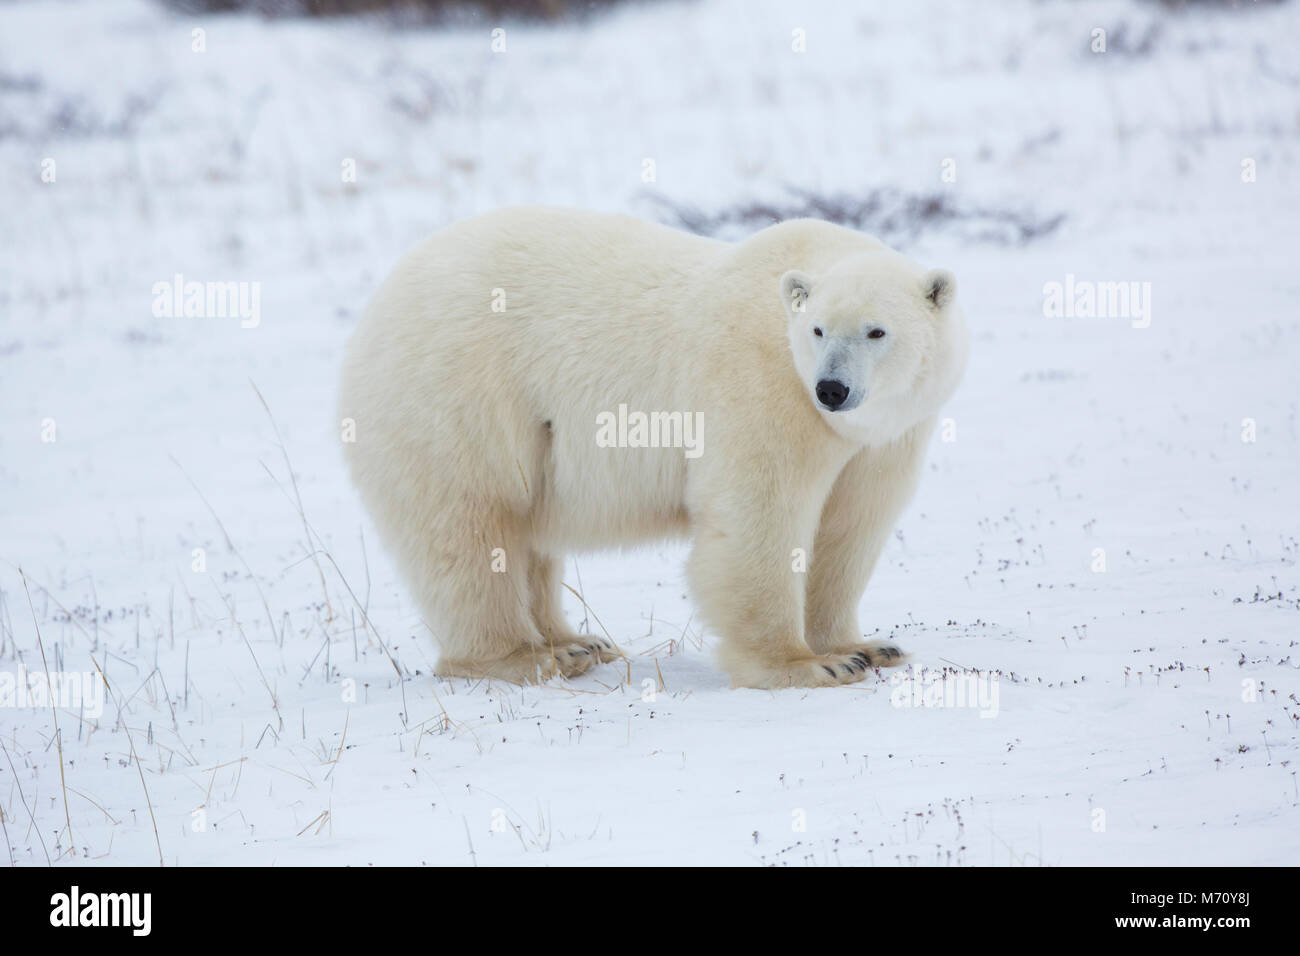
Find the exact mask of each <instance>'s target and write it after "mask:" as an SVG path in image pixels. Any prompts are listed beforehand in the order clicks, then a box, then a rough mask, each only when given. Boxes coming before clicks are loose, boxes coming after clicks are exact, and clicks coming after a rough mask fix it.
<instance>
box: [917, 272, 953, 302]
mask: <svg viewBox="0 0 1300 956" xmlns="http://www.w3.org/2000/svg"><path fill="white" fill-rule="evenodd" d="M921 289H922V291H923V294H924V295H925V297H926V298H927V299H929V300H930V304H931V305H933V306H934V307H935V308H936V309H942V308H943V307H944V306H946V305H947V304H948V303H949V302H951V301H952V298H953V296H955V295H956V294H957V277H956V276H954V275H953V274H952V273H951V272H949V271H948V270H947V269H931V270H930V271H929V272H927V273H926V274H925V276H924V277H923V278H922V279H921Z"/></svg>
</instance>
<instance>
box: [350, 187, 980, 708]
mask: <svg viewBox="0 0 1300 956" xmlns="http://www.w3.org/2000/svg"><path fill="white" fill-rule="evenodd" d="M791 272H794V273H795V275H794V279H797V280H798V291H797V293H795V292H794V291H793V286H792V280H791V277H789V276H788V274H789V273H791ZM954 289H955V283H954V280H953V279H952V277H951V275H949V274H948V273H944V272H938V271H936V272H931V273H926V272H925V271H924V270H922V269H920V268H919V267H917V266H915V265H913V264H912V263H910V262H909V261H908V260H906V259H904V258H903V257H901V256H899V255H898V254H896V253H894V252H892V251H890V250H889V249H887V248H886V247H885V246H883V245H882V244H881V243H879V242H877V241H876V240H874V239H871V238H868V237H866V236H863V235H861V234H859V233H856V232H853V231H851V230H847V229H843V228H840V227H838V226H832V225H828V224H826V223H822V222H817V221H813V220H796V221H792V222H786V223H782V224H780V225H777V226H773V227H771V228H769V229H765V230H763V231H762V232H759V233H758V234H756V235H754V236H752V237H751V238H749V239H747V240H745V241H743V242H740V243H736V244H730V243H725V242H720V241H716V240H712V239H704V238H699V237H696V236H692V235H688V234H686V233H681V232H677V231H675V230H672V229H668V228H666V227H663V226H656V225H650V224H646V223H643V222H640V221H638V220H635V219H631V218H628V217H625V216H610V215H601V214H596V213H586V212H577V211H569V210H558V209H546V208H520V209H506V210H502V211H499V212H495V213H491V214H489V215H485V216H480V217H478V218H475V219H471V220H468V221H465V222H461V223H458V224H457V225H454V226H451V227H449V228H447V229H445V230H443V231H442V232H439V233H437V234H435V235H434V236H433V237H431V238H430V239H428V240H426V241H425V242H424V243H423V244H422V245H420V246H419V247H417V248H416V249H415V250H414V251H413V252H411V253H410V254H409V255H408V256H407V257H406V258H405V259H404V260H403V261H402V262H401V263H400V264H399V265H398V267H397V268H396V269H395V270H394V272H393V274H392V275H391V276H390V277H389V278H388V279H387V280H386V281H385V282H384V284H383V285H382V286H381V288H380V289H379V291H378V292H377V293H376V295H375V297H374V300H373V301H372V302H371V304H370V306H369V308H368V310H367V312H366V315H365V317H364V318H363V320H362V322H361V324H360V326H359V327H358V329H357V331H356V333H355V334H354V336H353V338H352V340H351V342H350V343H349V346H348V351H347V357H346V360H345V364H344V370H343V380H342V395H341V404H340V414H341V416H342V417H343V418H350V419H353V420H354V421H355V423H356V440H355V442H353V443H349V444H347V445H345V448H346V451H347V456H348V459H349V462H350V465H351V469H352V474H353V478H354V480H355V482H356V484H357V486H358V488H359V489H360V491H361V495H362V498H363V500H364V502H365V504H366V506H367V507H368V508H369V510H370V511H371V513H372V515H373V516H374V519H375V521H376V524H377V525H378V527H379V530H380V533H381V535H382V537H383V539H384V541H385V543H386V545H387V546H388V547H389V548H390V550H391V551H392V553H393V554H394V556H395V557H396V559H397V562H398V564H399V566H400V567H401V569H402V571H403V572H404V575H405V578H406V582H407V584H408V586H409V587H410V589H411V591H412V593H413V594H414V595H415V597H416V599H417V601H418V602H419V605H420V607H421V609H422V611H423V613H424V616H425V620H426V622H427V623H428V625H429V627H430V628H431V630H432V631H433V633H434V636H435V637H436V638H437V640H438V643H439V646H440V648H441V651H442V653H441V658H440V661H439V672H440V673H442V674H445V675H462V674H463V675H467V676H487V677H500V678H504V679H507V680H515V681H521V680H533V679H537V678H538V677H539V676H541V677H546V676H549V675H551V674H554V673H556V672H559V673H563V674H573V673H579V672H581V671H582V670H585V669H586V668H587V667H589V666H590V665H591V664H592V663H594V662H595V661H596V660H597V659H599V660H608V659H611V658H612V657H613V656H615V649H614V648H612V647H610V646H608V645H607V644H606V643H605V642H603V641H596V640H593V639H591V638H589V637H580V636H579V635H577V634H576V633H574V632H573V631H572V629H570V628H569V626H568V625H567V624H566V623H565V621H564V619H563V616H562V615H561V612H560V608H561V598H560V593H561V584H560V573H561V570H562V568H563V560H564V555H565V553H566V552H569V551H583V550H592V549H598V548H606V547H612V546H620V545H627V544H633V543H637V542H641V541H646V540H651V539H655V538H662V537H665V536H673V535H690V536H691V537H692V538H693V542H694V544H693V550H692V554H691V558H690V562H689V565H688V576H689V579H690V583H691V587H692V591H693V594H694V597H695V599H696V601H697V603H698V605H699V608H700V612H701V614H702V616H703V619H704V622H705V623H706V624H707V625H709V626H710V627H711V628H712V629H713V630H715V631H716V632H717V634H718V635H719V637H720V639H721V651H720V661H721V664H722V666H723V667H725V668H726V669H727V670H728V671H729V672H730V674H731V677H732V680H733V683H734V684H736V685H738V686H752V687H777V686H791V685H796V686H815V685H823V684H836V683H847V682H850V681H853V680H859V679H861V677H862V676H863V674H864V672H865V667H864V666H862V665H863V663H864V662H867V663H871V664H876V663H889V662H890V658H889V656H888V655H887V653H882V652H881V649H880V648H878V647H872V646H869V645H864V644H863V643H862V639H861V634H860V632H859V631H858V626H857V621H856V607H857V604H858V601H859V599H860V597H861V595H862V592H863V590H864V588H865V587H866V583H867V579H868V578H869V577H870V574H871V571H872V568H873V567H874V565H875V562H876V559H877V557H878V555H879V553H880V549H881V548H882V547H883V545H884V542H885V540H886V538H887V536H888V534H889V531H890V529H891V528H892V526H893V524H894V522H895V520H896V518H897V516H898V514H899V512H900V511H901V509H902V507H903V505H904V504H905V503H906V501H907V499H908V498H909V497H910V496H911V494H912V491H913V490H914V488H915V485H916V481H917V479H918V477H919V474H920V468H921V463H922V456H923V453H924V449H925V446H926V443H927V439H928V437H929V434H930V432H931V430H932V428H933V425H934V421H935V416H936V413H937V412H938V410H939V407H940V405H941V404H942V403H943V402H944V401H946V400H947V398H948V397H949V395H950V394H951V393H952V391H953V390H954V389H955V387H956V384H957V381H958V379H959V378H960V375H961V372H962V369H963V367H964V364H965V351H966V334H965V328H964V324H963V321H962V318H961V314H960V312H959V310H958V308H957V306H956V305H955V303H954V302H953V301H952V294H953V290H954ZM494 290H499V291H494ZM501 292H504V296H505V300H504V301H505V304H506V309H505V311H503V312H501V311H493V309H492V304H493V301H494V296H496V297H497V301H499V300H500V294H501ZM814 326H817V327H820V328H822V329H823V333H824V336H823V339H822V342H825V341H827V338H826V336H834V338H833V339H831V340H830V341H833V342H834V343H836V348H837V349H838V352H839V354H840V359H839V360H838V366H837V367H838V368H841V369H843V370H845V374H846V375H852V376H854V377H855V378H854V384H855V387H858V388H860V389H862V390H864V391H863V392H861V394H865V396H866V397H865V400H863V401H861V403H860V404H858V405H857V406H856V407H854V408H853V409H852V410H845V411H841V412H831V411H828V410H826V409H825V408H824V407H822V406H821V405H819V403H818V402H817V400H816V398H815V386H816V381H817V379H816V375H817V373H818V363H819V361H820V358H819V351H818V349H819V348H820V347H822V346H819V344H818V343H817V342H815V341H814V337H813V336H812V333H811V329H812V328H813V327H814ZM876 326H879V327H883V328H885V329H886V331H887V335H886V336H885V338H884V339H879V340H871V339H869V338H864V337H863V336H861V335H859V333H861V332H862V331H863V330H864V329H867V328H869V327H876ZM855 336H857V337H856V338H855ZM620 404H626V405H627V406H628V408H630V409H633V410H640V411H643V412H647V413H649V412H656V411H662V412H673V411H680V412H686V413H695V412H702V413H703V423H704V430H703V439H704V442H703V446H702V454H700V455H699V456H698V457H695V458H690V457H687V456H686V455H685V454H683V450H682V449H681V448H608V447H600V446H599V445H598V444H597V442H596V434H597V416H598V415H599V414H600V413H602V412H612V411H614V410H615V409H617V408H618V406H619V405H620ZM495 549H500V550H495ZM795 549H802V550H803V552H804V553H805V554H807V555H808V568H807V572H806V573H800V572H798V571H796V570H793V568H794V566H795V565H794V562H795V560H796V559H795V558H794V557H793V555H794V553H795ZM494 556H495V566H496V568H497V570H494ZM502 559H504V570H502V569H501V567H502ZM854 655H857V656H856V657H855V656H854Z"/></svg>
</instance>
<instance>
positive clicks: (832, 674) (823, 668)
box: [822, 664, 835, 677]
mask: <svg viewBox="0 0 1300 956" xmlns="http://www.w3.org/2000/svg"><path fill="white" fill-rule="evenodd" d="M822 670H824V671H825V672H826V673H828V674H830V675H831V676H832V677H834V676H835V672H834V671H833V670H831V669H830V668H829V667H827V666H826V665H825V664H823V665H822Z"/></svg>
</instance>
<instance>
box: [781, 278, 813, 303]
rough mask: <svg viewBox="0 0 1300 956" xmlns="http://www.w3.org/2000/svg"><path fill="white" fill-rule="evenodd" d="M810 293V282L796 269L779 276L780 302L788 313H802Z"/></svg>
mask: <svg viewBox="0 0 1300 956" xmlns="http://www.w3.org/2000/svg"><path fill="white" fill-rule="evenodd" d="M811 292H812V280H811V279H810V278H808V276H806V275H805V274H804V273H802V272H800V271H799V270H798V269H791V270H790V271H789V272H787V273H786V274H785V275H783V276H781V300H782V301H783V302H785V307H786V309H788V310H789V311H790V312H802V311H803V309H804V303H806V302H807V301H808V296H809V295H810V294H811Z"/></svg>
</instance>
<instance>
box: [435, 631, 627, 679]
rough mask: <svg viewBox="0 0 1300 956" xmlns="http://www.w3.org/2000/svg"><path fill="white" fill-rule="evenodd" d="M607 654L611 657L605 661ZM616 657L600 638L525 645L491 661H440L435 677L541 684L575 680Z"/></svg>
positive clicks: (608, 643) (612, 648)
mask: <svg viewBox="0 0 1300 956" xmlns="http://www.w3.org/2000/svg"><path fill="white" fill-rule="evenodd" d="M588 645H590V646H588ZM606 654H612V655H613V656H612V657H609V658H606V656H605V655H606ZM617 656H618V655H617V653H616V652H615V650H614V646H613V644H611V643H610V642H608V641H606V640H604V639H603V638H590V639H588V638H582V639H580V640H576V641H567V642H562V643H556V644H546V645H539V644H528V645H526V646H524V647H521V648H519V650H517V651H515V652H514V653H512V654H507V655H506V656H505V657H499V658H495V659H491V660H473V661H447V660H444V661H439V662H438V669H437V674H438V676H439V677H470V678H476V679H480V680H481V679H484V678H487V679H489V680H504V681H509V682H510V683H512V684H540V683H542V682H543V681H547V680H550V679H551V678H553V677H577V676H578V675H579V674H585V673H586V672H587V671H589V670H591V668H592V667H593V666H594V665H596V664H597V663H600V662H602V661H604V660H606V659H610V660H612V659H613V657H617Z"/></svg>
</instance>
